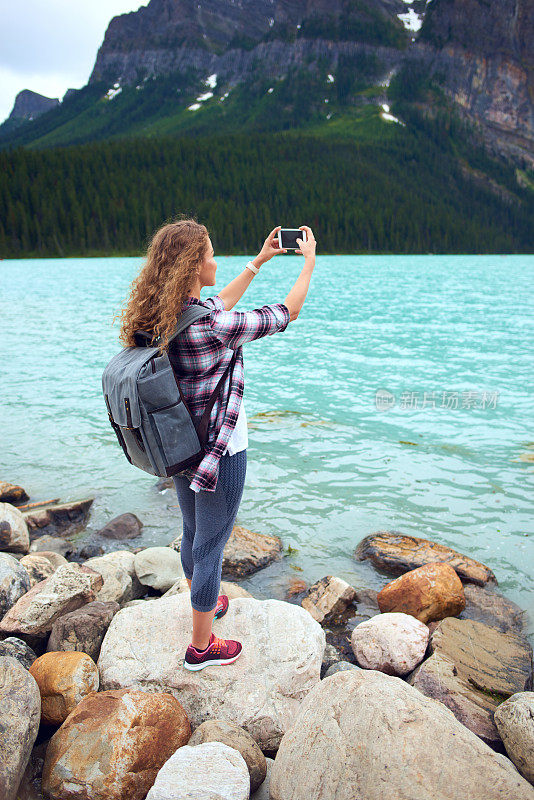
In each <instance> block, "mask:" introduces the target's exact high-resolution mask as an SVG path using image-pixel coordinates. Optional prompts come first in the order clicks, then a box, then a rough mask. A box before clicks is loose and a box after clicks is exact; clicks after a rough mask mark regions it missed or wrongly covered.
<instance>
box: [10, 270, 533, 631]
mask: <svg viewBox="0 0 534 800" xmlns="http://www.w3.org/2000/svg"><path fill="white" fill-rule="evenodd" d="M248 258H249V257H247V256H245V257H242V258H241V257H224V258H223V257H219V258H217V263H218V269H217V283H216V285H215V286H214V287H206V288H204V289H203V290H202V293H201V297H202V298H205V297H208V296H210V295H212V294H216V293H217V292H218V291H220V290H221V289H222V288H223V287H224V286H225V285H226V284H227V283H229V282H230V281H231V280H232V279H233V277H235V275H236V274H237V273H238V272H239V271H241V270H242V269H244V266H245V263H246V261H247V260H248ZM141 265H142V259H140V258H99V259H57V260H54V259H45V260H19V261H13V260H8V261H3V262H2V264H1V266H0V269H1V274H2V280H1V283H0V297H1V301H2V312H3V314H2V317H3V319H2V323H3V326H2V327H3V348H2V350H3V358H2V361H1V365H0V377H1V381H2V389H3V391H2V399H3V403H2V425H1V431H2V448H1V452H2V474H1V479H2V480H7V481H10V482H13V483H18V484H21V485H23V486H24V487H25V488H26V490H27V491H28V493H29V494H30V495H31V501H32V502H34V501H37V500H45V499H51V498H54V497H59V498H60V499H61V500H62V501H67V500H75V499H81V498H84V497H87V496H92V497H94V498H95V500H94V503H93V506H92V512H91V517H90V521H89V530H91V531H93V530H95V531H96V530H98V529H99V528H101V527H102V526H103V525H104V524H105V523H106V522H107V521H108V520H110V519H111V518H112V517H114V516H116V515H117V514H121V513H123V512H126V511H130V512H133V513H134V514H137V516H138V517H139V518H140V519H141V521H142V522H143V523H144V529H143V536H142V538H141V539H137V540H132V542H131V544H132V546H139V545H152V544H158V545H161V544H167V543H168V542H169V541H170V540H171V539H173V538H174V537H175V536H176V535H177V533H178V532H179V530H180V529H181V515H180V509H179V506H178V501H177V498H176V495H175V494H174V492H173V491H171V490H170V489H168V490H166V491H164V492H162V493H160V492H158V491H157V490H156V488H155V486H156V482H157V479H156V478H154V477H153V476H150V475H148V474H146V473H144V472H142V471H140V470H138V469H136V468H135V467H133V466H131V465H130V464H129V463H128V462H127V461H126V459H125V458H124V455H123V453H122V451H121V449H120V447H119V445H118V442H117V440H116V438H115V434H114V433H113V431H112V429H111V427H110V425H109V422H108V418H107V413H106V410H105V405H104V400H103V397H102V393H101V375H102V371H103V369H104V367H105V366H106V364H107V362H108V361H109V360H110V358H111V357H112V356H113V355H114V354H115V353H116V352H117V351H118V350H119V349H120V343H119V342H118V338H117V337H118V325H119V323H118V320H117V321H116V322H115V324H114V325H113V324H112V318H113V315H114V314H116V313H119V312H120V309H121V308H122V305H123V303H124V302H125V300H126V297H127V294H128V292H129V288H130V284H131V281H132V280H133V278H134V277H135V276H136V275H137V273H138V271H139V269H140V267H141ZM301 265H302V261H301V259H299V258H296V257H285V258H284V257H276V258H274V259H272V260H271V261H270V262H268V263H267V264H266V265H264V266H263V267H262V269H261V272H260V274H259V275H258V276H257V277H255V278H254V280H253V282H252V284H251V286H250V288H249V289H248V290H247V292H246V293H245V295H244V296H243V297H242V298H241V300H240V302H239V303H238V304H237V306H236V307H235V308H236V309H237V310H245V309H247V308H257V307H259V306H261V305H263V304H264V303H275V302H283V301H284V299H285V297H286V295H287V293H288V291H289V289H290V288H291V286H292V285H293V283H294V281H295V279H296V278H297V276H298V273H299V271H300V268H301ZM533 285H534V257H532V256H500V255H497V256H321V255H319V256H318V257H317V265H316V268H315V271H314V273H313V276H312V280H311V286H310V290H309V293H308V297H307V300H306V303H305V305H304V308H303V310H302V312H301V314H300V316H299V319H298V320H297V321H296V322H291V323H290V324H289V325H288V327H287V329H286V331H284V332H281V333H278V334H275V335H273V336H269V337H265V338H263V339H260V340H258V341H255V342H250V343H248V344H246V345H245V346H244V361H245V395H244V396H245V403H246V408H247V415H248V422H249V449H248V454H247V455H248V469H247V478H246V484H245V489H244V493H243V499H242V502H241V506H240V509H239V512H238V517H237V520H236V524H239V525H244V526H245V527H247V528H250V529H252V530H254V531H258V532H261V533H268V534H275V535H278V536H280V537H281V538H282V541H283V544H284V547H285V548H287V547H288V545H290V546H291V548H293V551H291V552H289V554H287V555H286V556H285V557H284V558H283V559H282V561H281V562H278V563H276V564H274V565H271V566H270V567H268V568H267V569H266V570H262V571H261V572H259V573H257V574H256V575H254V576H252V577H251V578H250V579H248V580H246V581H243V582H242V584H243V585H244V586H245V587H246V588H248V589H249V590H250V591H251V592H252V593H253V594H255V595H256V596H258V597H261V596H264V597H267V596H276V597H284V588H285V586H286V585H287V583H288V580H289V579H290V578H292V577H296V578H303V579H304V580H306V581H307V582H308V583H312V582H314V581H315V580H317V579H319V578H321V577H323V576H325V575H331V574H333V575H338V576H340V577H342V578H344V579H345V580H347V581H349V582H350V583H352V584H353V585H355V586H360V585H368V586H371V587H373V588H375V589H379V588H381V587H382V586H383V585H384V584H385V583H386V582H388V580H390V579H391V577H390V576H385V575H381V574H378V573H377V572H375V570H374V569H373V568H372V567H371V566H370V565H369V564H368V563H367V562H357V561H355V559H354V558H353V557H352V553H353V551H354V548H355V547H356V545H357V544H358V542H359V541H360V540H361V539H362V538H363V537H364V536H367V535H368V534H370V533H373V532H375V531H378V530H397V531H401V532H402V533H406V534H412V535H415V536H420V537H425V538H430V539H432V540H435V541H437V542H441V543H443V544H446V545H449V546H451V547H454V548H456V549H457V550H459V551H461V552H462V553H466V554H468V555H470V556H472V557H473V558H475V559H478V560H479V561H482V562H484V563H485V564H487V565H488V566H489V567H490V568H491V569H492V570H493V571H494V573H495V574H496V576H497V579H498V582H499V585H500V589H501V591H502V592H503V593H504V594H505V595H506V596H508V597H510V598H511V599H512V600H514V601H515V602H517V603H519V605H521V606H522V607H523V608H525V609H527V611H528V613H529V620H528V627H527V630H528V631H529V635H530V638H531V640H534V635H533V634H534V530H533V527H534V526H533V517H532V498H533V491H532V489H533V483H534V430H533V423H534V413H533V410H534V409H533V398H532V377H533V369H532V367H533V362H532V343H533V336H532V333H533V324H534V323H533V316H532V313H531V312H532V298H533ZM377 393H378V395H377ZM425 393H426V395H425Z"/></svg>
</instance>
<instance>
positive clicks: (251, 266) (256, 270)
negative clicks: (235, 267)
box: [245, 261, 260, 275]
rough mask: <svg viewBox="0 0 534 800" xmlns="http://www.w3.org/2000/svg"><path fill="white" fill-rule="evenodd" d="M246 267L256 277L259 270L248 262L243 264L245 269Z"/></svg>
mask: <svg viewBox="0 0 534 800" xmlns="http://www.w3.org/2000/svg"><path fill="white" fill-rule="evenodd" d="M247 267H248V269H251V270H252V272H254V274H255V275H257V274H258V272H259V271H260V268H259V267H255V266H254V264H253V263H252V261H249V262H248V264H245V269H246V268H247Z"/></svg>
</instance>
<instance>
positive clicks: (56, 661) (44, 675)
mask: <svg viewBox="0 0 534 800" xmlns="http://www.w3.org/2000/svg"><path fill="white" fill-rule="evenodd" d="M29 671H30V673H31V674H32V675H33V677H34V678H35V680H36V681H37V686H38V687H39V692H40V694H41V722H44V723H46V724H48V725H61V724H62V722H64V721H65V719H66V718H67V717H68V715H69V714H70V712H71V711H74V709H75V708H76V706H77V705H78V703H80V702H81V701H82V700H83V699H84V697H87V695H88V694H89V693H90V692H97V691H98V685H99V678H98V668H97V666H96V664H95V662H94V661H93V659H92V658H91V657H90V656H88V655H87V654H86V653H80V652H63V651H62V652H51V653H45V654H44V655H42V656H41V657H40V658H38V659H36V660H35V661H34V662H33V664H32V665H31V667H30V670H29Z"/></svg>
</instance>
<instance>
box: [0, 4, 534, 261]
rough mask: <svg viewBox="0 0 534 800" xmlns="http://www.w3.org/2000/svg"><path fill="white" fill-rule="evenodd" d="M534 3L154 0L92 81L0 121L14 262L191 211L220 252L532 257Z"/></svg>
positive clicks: (114, 25) (1, 225)
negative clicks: (300, 231) (278, 245)
mask: <svg viewBox="0 0 534 800" xmlns="http://www.w3.org/2000/svg"><path fill="white" fill-rule="evenodd" d="M533 3H534V0H499V2H497V1H496V0H493V2H490V0H413V2H409V0H197V2H191V0H151V2H149V4H148V5H147V6H145V7H142V8H140V9H139V10H138V11H136V12H132V13H130V14H123V15H121V16H119V17H115V18H114V19H112V20H111V22H110V24H109V27H108V29H107V31H106V35H105V38H104V41H103V43H102V46H101V47H100V49H99V51H98V54H97V57H96V61H95V65H94V69H93V71H92V74H91V77H90V80H89V82H88V84H87V85H86V86H85V87H83V88H82V89H80V90H77V91H70V92H68V93H67V95H65V97H64V98H63V100H62V102H61V103H60V104H59V105H58V106H57V107H55V108H53V109H51V110H50V111H47V112H45V113H43V114H41V115H40V116H39V118H37V119H34V120H33V121H27V122H24V123H22V124H20V125H19V127H18V128H17V129H16V130H12V129H10V128H9V126H8V123H5V124H4V125H3V126H0V150H2V152H0V256H4V257H22V256H40V257H44V256H57V255H59V256H62V255H89V254H92V255H102V254H109V253H121V254H135V253H139V252H140V250H141V249H142V247H143V244H144V243H146V242H147V241H148V238H149V237H150V234H151V233H152V231H153V230H154V229H155V228H156V227H157V226H159V225H160V224H161V221H162V220H164V219H170V218H172V217H173V215H174V214H176V213H177V211H181V212H186V213H190V214H193V215H198V216H199V217H200V219H202V220H203V221H204V222H205V223H206V224H207V225H208V228H209V229H210V230H212V231H213V236H214V239H213V241H216V243H217V250H218V252H219V253H228V254H230V253H240V254H242V253H250V252H251V251H252V249H253V248H255V247H256V246H260V245H261V235H262V232H263V231H265V230H270V229H271V228H272V227H274V226H275V225H278V224H282V223H284V224H295V223H294V222H292V221H291V220H293V221H300V222H298V223H297V224H300V223H301V222H303V221H308V222H309V224H311V225H312V226H313V227H314V229H316V230H317V234H319V235H320V237H321V248H322V249H321V252H323V253H328V252H330V253H340V252H345V253H432V252H441V253H529V252H532V248H533V240H532V230H534V202H533V201H534V169H533V167H534V160H533V158H534V146H533V126H532V65H531V59H532V56H531V48H529V44H530V43H531V42H532V36H531V34H530V28H529V24H530V22H529V21H531V17H532V13H531V12H532V4H533Z"/></svg>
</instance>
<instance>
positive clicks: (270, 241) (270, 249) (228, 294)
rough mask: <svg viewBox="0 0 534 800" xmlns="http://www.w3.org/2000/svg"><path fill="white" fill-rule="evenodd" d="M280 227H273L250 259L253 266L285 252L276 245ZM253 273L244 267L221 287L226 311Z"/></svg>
mask: <svg viewBox="0 0 534 800" xmlns="http://www.w3.org/2000/svg"><path fill="white" fill-rule="evenodd" d="M280 227H281V226H280V225H277V227H276V228H273V230H272V231H271V232H270V234H269V235H268V237H267V238H266V240H265V242H264V243H263V247H262V248H261V250H260V252H259V253H258V255H257V256H256V258H253V259H251V260H252V263H253V264H254V266H255V267H258V269H259V268H260V267H261V265H262V264H265V262H266V261H269V259H271V258H272V257H273V256H275V255H278V254H279V253H286V252H287V250H281V249H280V247H279V246H278V236H277V235H278V231H279V230H280ZM254 275H255V273H254V272H252V270H251V269H247V268H246V267H245V269H244V270H243V271H242V272H240V273H239V275H237V276H236V277H235V278H234V279H233V280H232V281H230V283H229V284H228V285H227V286H225V287H224V289H221V291H220V292H219V295H218V296H219V297H221V298H222V300H223V303H224V307H225V309H226V310H227V311H230V309H231V308H233V307H234V306H235V304H236V303H237V302H238V301H239V300H240V299H241V298H242V297H243V295H244V294H245V291H246V290H247V289H248V287H249V286H250V284H251V283H252V280H253V278H254Z"/></svg>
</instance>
